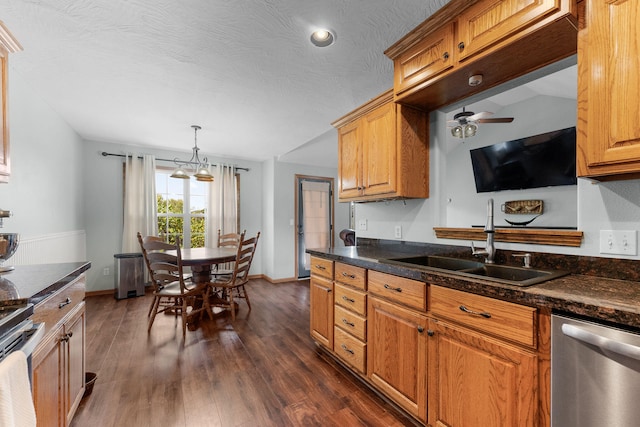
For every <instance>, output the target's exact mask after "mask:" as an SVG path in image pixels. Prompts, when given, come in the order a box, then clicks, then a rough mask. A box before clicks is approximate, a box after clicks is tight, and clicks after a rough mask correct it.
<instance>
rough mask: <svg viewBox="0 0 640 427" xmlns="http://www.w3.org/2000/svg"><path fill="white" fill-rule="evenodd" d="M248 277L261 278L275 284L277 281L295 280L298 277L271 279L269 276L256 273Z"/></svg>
mask: <svg viewBox="0 0 640 427" xmlns="http://www.w3.org/2000/svg"><path fill="white" fill-rule="evenodd" d="M249 279H262V280H266V281H267V282H269V283H273V284H277V283H286V282H296V281H297V280H298V279H296V278H294V277H289V278H286V279H272V278H271V277H269V276H267V275H265V274H256V275H255V276H249Z"/></svg>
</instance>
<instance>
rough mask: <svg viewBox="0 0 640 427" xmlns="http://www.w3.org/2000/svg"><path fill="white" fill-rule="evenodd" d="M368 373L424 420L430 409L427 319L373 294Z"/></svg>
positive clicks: (381, 388) (370, 310) (392, 396)
mask: <svg viewBox="0 0 640 427" xmlns="http://www.w3.org/2000/svg"><path fill="white" fill-rule="evenodd" d="M368 316H369V317H368V318H369V320H368V322H369V331H368V337H367V339H368V341H367V374H368V376H369V378H370V379H371V382H373V383H374V384H375V385H376V386H377V387H378V388H379V389H380V390H381V391H383V392H384V393H385V394H386V395H387V396H389V397H390V398H391V399H393V400H394V401H395V402H396V403H397V404H398V405H400V406H402V407H403V408H404V409H405V410H407V411H408V412H410V413H411V414H413V415H414V416H415V417H417V418H418V419H420V420H422V421H426V411H427V391H426V385H427V340H426V326H427V319H426V317H425V316H422V315H420V314H418V313H416V312H414V311H411V310H407V309H405V308H402V307H400V306H398V305H396V304H392V303H388V302H386V301H382V300H379V299H376V298H369V311H368Z"/></svg>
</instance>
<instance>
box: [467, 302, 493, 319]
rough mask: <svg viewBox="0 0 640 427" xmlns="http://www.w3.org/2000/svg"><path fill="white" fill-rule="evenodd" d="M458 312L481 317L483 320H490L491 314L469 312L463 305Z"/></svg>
mask: <svg viewBox="0 0 640 427" xmlns="http://www.w3.org/2000/svg"><path fill="white" fill-rule="evenodd" d="M460 311H464V312H465V313H469V314H473V315H474V316H482V317H484V318H485V319H490V318H491V313H487V312H486V311H480V312H479V311H473V310H469V309H468V308H467V307H465V306H464V305H461V306H460Z"/></svg>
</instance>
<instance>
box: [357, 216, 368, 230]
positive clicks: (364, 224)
mask: <svg viewBox="0 0 640 427" xmlns="http://www.w3.org/2000/svg"><path fill="white" fill-rule="evenodd" d="M358 230H360V231H367V220H366V219H361V220H359V221H358Z"/></svg>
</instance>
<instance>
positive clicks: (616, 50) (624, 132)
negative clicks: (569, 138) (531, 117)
mask: <svg viewBox="0 0 640 427" xmlns="http://www.w3.org/2000/svg"><path fill="white" fill-rule="evenodd" d="M585 3H586V13H585V27H584V28H583V29H581V30H580V34H579V39H578V48H579V51H578V125H577V127H578V135H577V139H578V140H577V148H578V164H577V166H578V176H584V177H591V178H595V179H598V180H610V179H622V178H637V177H640V126H638V121H639V119H640V104H639V103H638V102H637V101H636V100H635V96H636V95H635V94H637V93H638V91H639V90H640V46H639V45H638V40H640V28H639V27H638V25H637V20H638V18H640V3H639V2H637V1H629V0H627V1H605V0H586V1H585Z"/></svg>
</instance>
